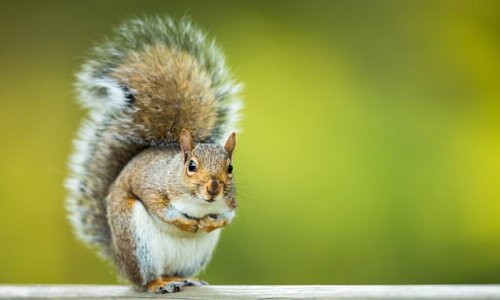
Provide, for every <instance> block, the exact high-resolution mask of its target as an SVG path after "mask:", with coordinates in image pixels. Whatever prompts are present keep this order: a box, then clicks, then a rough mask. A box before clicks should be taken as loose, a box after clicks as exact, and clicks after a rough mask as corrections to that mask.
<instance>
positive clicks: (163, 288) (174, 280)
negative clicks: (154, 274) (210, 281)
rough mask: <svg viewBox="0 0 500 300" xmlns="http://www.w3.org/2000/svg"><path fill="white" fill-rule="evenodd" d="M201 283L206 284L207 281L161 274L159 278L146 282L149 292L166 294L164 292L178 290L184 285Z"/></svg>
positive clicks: (198, 284)
mask: <svg viewBox="0 0 500 300" xmlns="http://www.w3.org/2000/svg"><path fill="white" fill-rule="evenodd" d="M202 285H207V283H206V282H204V281H199V280H196V279H190V278H181V277H166V276H163V277H162V278H161V279H155V280H153V281H151V282H149V283H148V284H147V288H148V290H149V291H150V292H153V293H156V294H166V293H176V292H179V291H180V290H181V289H182V288H183V287H185V286H202Z"/></svg>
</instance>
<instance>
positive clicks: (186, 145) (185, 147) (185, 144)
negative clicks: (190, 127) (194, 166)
mask: <svg viewBox="0 0 500 300" xmlns="http://www.w3.org/2000/svg"><path fill="white" fill-rule="evenodd" d="M179 144H180V145H181V151H182V154H183V155H184V162H185V161H186V160H187V158H188V155H189V153H190V152H191V151H192V150H193V148H194V141H193V136H192V135H191V132H189V131H187V130H186V129H182V130H181V136H180V138H179Z"/></svg>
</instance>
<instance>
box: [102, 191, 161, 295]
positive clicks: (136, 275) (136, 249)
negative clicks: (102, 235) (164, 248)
mask: <svg viewBox="0 0 500 300" xmlns="http://www.w3.org/2000/svg"><path fill="white" fill-rule="evenodd" d="M107 205H108V220H109V221H108V222H109V224H110V227H111V235H112V247H111V248H112V251H113V257H114V261H115V265H116V266H117V267H118V269H119V271H120V274H121V275H122V276H123V277H125V278H127V279H128V280H130V281H131V282H132V283H133V284H134V285H135V287H136V288H139V289H142V288H144V286H145V285H146V283H147V282H149V281H151V280H153V279H154V278H156V277H157V276H156V270H155V269H156V268H155V264H154V260H153V259H152V258H151V254H150V253H149V251H148V250H149V249H148V248H147V247H145V245H143V243H141V238H142V240H144V239H146V240H147V239H148V234H147V233H144V232H140V227H145V228H152V226H150V225H151V224H137V222H136V221H137V220H135V219H136V218H137V214H138V212H139V213H142V214H147V213H146V212H145V211H144V208H143V207H142V204H141V203H140V201H138V199H136V198H135V197H134V196H133V195H131V193H129V192H128V191H127V190H126V189H124V188H123V187H121V186H119V185H115V186H114V187H113V188H112V189H111V191H110V193H109V195H108V197H107ZM141 225H142V226H141ZM148 225H149V227H148ZM141 234H142V235H145V236H143V237H141V236H140V235H141Z"/></svg>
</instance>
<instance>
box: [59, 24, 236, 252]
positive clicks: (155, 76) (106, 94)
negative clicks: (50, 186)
mask: <svg viewBox="0 0 500 300" xmlns="http://www.w3.org/2000/svg"><path fill="white" fill-rule="evenodd" d="M76 87H77V91H78V93H79V102H80V104H81V105H82V107H83V108H85V109H87V110H88V118H87V119H86V120H85V121H84V122H83V124H82V127H81V129H80V131H79V133H78V136H77V138H76V139H75V142H74V153H73V155H72V156H71V159H70V162H69V168H70V172H71V175H70V177H69V179H68V180H67V181H66V186H67V189H68V191H69V196H68V199H67V209H68V212H69V218H70V220H71V223H72V224H73V227H74V229H75V232H76V234H77V236H78V237H79V238H80V239H81V240H83V241H84V242H86V243H88V244H90V245H94V246H97V248H98V249H100V250H101V253H102V254H104V255H105V256H107V255H108V254H109V245H110V242H111V233H110V229H109V225H108V221H107V217H106V214H107V213H106V205H105V198H106V195H107V193H108V190H109V187H110V186H111V184H112V183H113V182H114V180H115V179H116V177H117V176H118V175H119V173H120V171H121V170H122V169H123V167H124V166H125V165H126V164H127V162H128V161H130V160H131V158H132V157H134V156H135V155H136V154H137V153H138V152H139V151H141V150H142V149H144V148H146V147H151V146H158V145H164V144H175V143H177V142H178V140H177V139H178V137H179V134H180V131H181V129H182V128H186V129H189V130H190V131H191V133H192V134H193V136H194V138H195V140H197V141H198V142H218V141H219V140H220V139H222V138H224V137H225V136H226V135H227V134H228V133H229V132H230V131H232V130H234V129H235V128H234V127H235V125H236V121H237V119H238V112H239V109H240V105H241V102H240V100H239V98H238V92H239V88H240V85H239V84H236V83H235V82H234V80H233V78H232V76H231V74H230V73H229V71H228V68H227V67H226V64H225V60H224V56H223V54H222V52H221V51H220V49H219V48H218V47H217V46H216V45H215V44H214V42H213V41H211V40H208V39H207V37H206V35H205V34H204V33H203V32H201V31H200V30H198V29H197V28H195V27H194V26H193V25H192V24H191V22H190V21H189V20H187V19H182V20H180V21H179V22H178V23H175V22H174V21H173V20H171V19H170V18H161V17H153V18H143V19H133V20H130V21H128V22H125V23H124V24H122V25H121V26H119V27H117V28H116V29H115V31H114V35H113V37H112V38H109V39H106V40H104V41H103V42H102V43H100V44H98V45H97V46H95V47H94V49H93V50H92V52H91V55H90V58H89V59H88V60H87V62H86V63H85V64H84V65H83V67H82V68H81V70H80V71H79V73H78V74H77V84H76Z"/></svg>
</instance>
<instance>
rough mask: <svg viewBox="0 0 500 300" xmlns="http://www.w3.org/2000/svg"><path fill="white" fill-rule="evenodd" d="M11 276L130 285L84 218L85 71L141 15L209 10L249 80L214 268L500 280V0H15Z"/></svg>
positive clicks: (2, 180)
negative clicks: (71, 190)
mask: <svg viewBox="0 0 500 300" xmlns="http://www.w3.org/2000/svg"><path fill="white" fill-rule="evenodd" d="M0 8H1V9H0V37H1V45H0V103H1V106H0V134H1V135H0V138H1V139H0V141H1V147H0V161H1V165H0V246H1V247H0V283H114V282H116V276H115V274H114V271H113V269H112V268H110V267H109V266H108V265H107V264H106V263H104V262H102V261H100V260H99V259H98V258H97V257H96V256H95V255H94V253H92V252H91V251H89V250H88V249H87V248H86V247H85V246H84V245H83V244H81V243H80V242H78V241H77V240H76V239H75V238H74V237H73V235H72V232H71V229H70V226H69V224H68V222H67V220H66V218H65V211H64V197H65V190H64V188H63V181H64V178H65V176H66V174H67V169H66V161H67V157H68V155H69V154H70V152H71V148H72V144H71V139H72V137H73V136H74V134H75V132H76V130H77V128H78V126H79V122H80V121H81V119H82V117H83V116H84V112H82V111H81V110H80V109H79V108H78V107H77V105H76V104H75V100H74V92H73V82H74V77H73V74H74V72H75V71H76V69H77V68H78V66H79V65H80V64H81V63H82V62H83V59H84V55H85V53H86V52H87V50H88V48H89V47H90V46H91V45H92V43H93V41H96V40H99V39H100V38H101V37H102V36H103V35H105V34H109V33H110V31H111V28H112V27H113V26H114V25H116V24H118V23H119V22H120V21H122V20H124V19H126V18H127V17H130V16H134V15H142V14H153V13H154V14H169V15H172V16H175V17H181V16H183V15H189V16H191V17H192V19H193V20H194V21H195V22H196V23H197V24H198V25H199V26H201V27H203V28H205V29H206V30H207V31H208V32H210V35H211V36H213V37H216V39H217V41H218V42H219V44H221V45H222V46H223V48H224V50H225V52H226V53H227V55H228V62H229V64H230V66H231V67H232V69H233V71H234V72H235V73H236V75H237V76H238V78H239V79H240V80H241V81H242V82H244V83H245V90H244V99H245V110H244V116H245V117H244V119H243V121H242V128H243V132H242V133H241V134H240V136H239V140H238V146H237V152H236V157H235V171H236V174H237V175H236V178H237V182H238V185H239V203H240V208H239V215H238V217H237V219H236V220H235V222H234V223H233V225H232V226H230V227H229V228H228V229H226V230H225V231H224V233H223V235H222V239H221V241H220V244H219V246H218V249H217V251H216V252H215V255H214V257H213V260H212V262H211V264H210V265H209V267H208V269H207V270H206V271H205V272H204V273H203V274H202V277H203V278H204V279H205V280H207V281H209V282H210V283H212V284H421V283H494V282H496V283H498V282H499V281H500V17H499V16H500V2H498V1H472V0H470V1H416V0H415V1H399V0H394V1H361V0H355V1H351V0H345V1H189V2H188V1H149V0H148V1H118V0H116V1H97V0H93V1H78V2H77V1H50V0H49V1H18V0H16V1H3V2H2V3H1V4H0Z"/></svg>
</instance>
